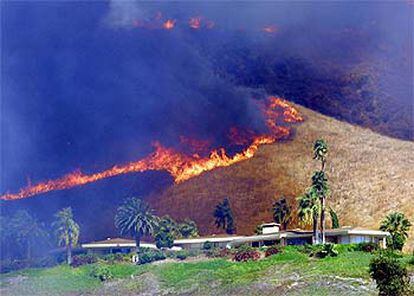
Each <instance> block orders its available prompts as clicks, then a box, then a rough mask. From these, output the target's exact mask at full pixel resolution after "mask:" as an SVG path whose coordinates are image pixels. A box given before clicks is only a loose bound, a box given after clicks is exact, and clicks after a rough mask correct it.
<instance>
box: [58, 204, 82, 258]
mask: <svg viewBox="0 0 414 296" xmlns="http://www.w3.org/2000/svg"><path fill="white" fill-rule="evenodd" d="M55 217H56V221H55V222H54V223H53V227H54V228H55V229H56V234H57V237H58V244H59V245H64V246H65V248H66V259H67V263H68V264H69V265H70V264H71V263H72V248H73V247H76V245H77V243H78V239H79V232H80V227H79V224H78V223H76V222H75V220H74V219H73V213H72V208H71V207H68V208H64V209H62V210H60V211H59V212H57V213H56V214H55Z"/></svg>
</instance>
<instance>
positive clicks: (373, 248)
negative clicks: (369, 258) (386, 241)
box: [356, 243, 379, 253]
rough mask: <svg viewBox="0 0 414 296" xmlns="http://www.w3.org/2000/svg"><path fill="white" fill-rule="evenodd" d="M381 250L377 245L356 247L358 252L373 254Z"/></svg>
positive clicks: (365, 244) (364, 244)
mask: <svg viewBox="0 0 414 296" xmlns="http://www.w3.org/2000/svg"><path fill="white" fill-rule="evenodd" d="M378 250H379V245H378V244H376V243H359V244H357V245H356V251H362V252H368V253H372V252H374V251H378Z"/></svg>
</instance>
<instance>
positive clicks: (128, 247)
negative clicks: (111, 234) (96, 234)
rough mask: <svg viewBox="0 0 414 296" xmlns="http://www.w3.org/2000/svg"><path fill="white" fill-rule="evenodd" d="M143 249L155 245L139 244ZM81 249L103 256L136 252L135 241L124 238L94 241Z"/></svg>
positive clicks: (154, 247) (152, 247)
mask: <svg viewBox="0 0 414 296" xmlns="http://www.w3.org/2000/svg"><path fill="white" fill-rule="evenodd" d="M140 246H141V247H143V248H150V249H156V248H157V247H156V246H155V244H152V243H147V242H141V244H140ZM82 248H84V249H86V250H87V252H88V253H93V254H99V255H105V254H117V253H121V254H128V253H131V252H133V251H135V250H136V244H135V241H134V240H132V239H125V238H107V239H106V240H102V241H95V242H90V243H86V244H82ZM180 249H181V248H178V247H175V248H174V247H173V250H180Z"/></svg>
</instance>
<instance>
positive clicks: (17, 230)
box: [9, 210, 47, 259]
mask: <svg viewBox="0 0 414 296" xmlns="http://www.w3.org/2000/svg"><path fill="white" fill-rule="evenodd" d="M9 227H10V228H11V231H12V234H11V235H12V236H14V238H15V239H16V241H17V243H18V244H19V245H20V246H21V247H22V248H23V249H25V251H26V256H25V257H26V258H27V259H31V258H32V248H33V245H34V244H35V240H36V239H37V238H41V237H43V238H45V237H47V232H46V230H45V227H44V225H43V224H42V223H40V222H39V221H38V220H37V219H36V218H35V217H33V216H32V215H30V213H29V212H27V211H26V210H19V211H17V212H16V213H15V214H14V215H13V217H12V218H11V220H10V224H9Z"/></svg>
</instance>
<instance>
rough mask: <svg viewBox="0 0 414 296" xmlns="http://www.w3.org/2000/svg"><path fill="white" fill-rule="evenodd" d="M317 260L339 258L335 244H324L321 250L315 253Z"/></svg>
mask: <svg viewBox="0 0 414 296" xmlns="http://www.w3.org/2000/svg"><path fill="white" fill-rule="evenodd" d="M314 256H315V257H316V258H325V257H328V256H329V257H336V256H338V251H337V250H336V249H335V245H334V244H324V245H321V249H320V250H318V251H317V252H316V253H314Z"/></svg>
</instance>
